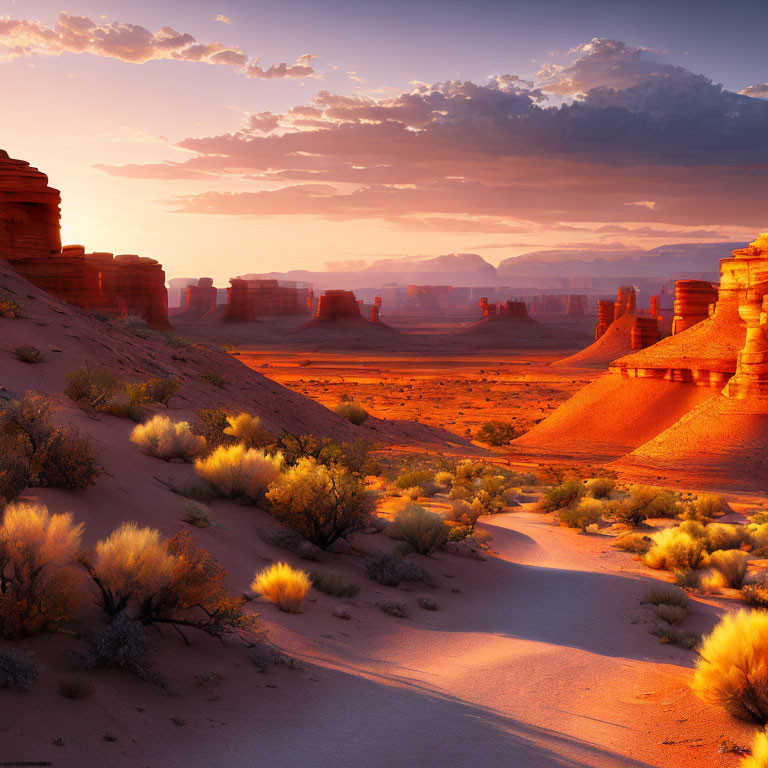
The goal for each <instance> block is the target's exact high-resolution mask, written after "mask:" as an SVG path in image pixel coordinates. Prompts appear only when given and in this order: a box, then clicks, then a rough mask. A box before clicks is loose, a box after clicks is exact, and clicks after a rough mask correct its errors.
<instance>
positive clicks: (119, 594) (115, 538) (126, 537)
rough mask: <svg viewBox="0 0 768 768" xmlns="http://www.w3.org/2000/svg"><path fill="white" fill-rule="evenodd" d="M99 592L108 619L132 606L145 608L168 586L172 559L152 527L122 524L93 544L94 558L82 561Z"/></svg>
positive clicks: (134, 610)
mask: <svg viewBox="0 0 768 768" xmlns="http://www.w3.org/2000/svg"><path fill="white" fill-rule="evenodd" d="M83 564H84V565H85V567H86V569H87V570H88V573H89V574H90V576H91V578H92V579H93V581H94V582H95V583H96V586H97V587H98V589H99V593H100V605H101V607H102V608H103V609H104V611H106V613H107V615H109V616H116V615H117V614H119V613H122V612H124V611H125V610H126V608H128V605H129V604H131V606H132V608H133V611H132V614H133V615H134V616H136V614H137V613H138V612H139V610H140V609H139V608H137V606H143V605H148V604H150V603H151V602H152V600H153V599H154V598H155V596H156V595H157V594H158V593H159V592H160V590H161V589H162V588H163V587H164V586H165V585H166V584H168V582H169V581H170V578H171V573H172V572H173V566H174V562H173V558H172V557H171V556H170V555H169V554H168V551H167V549H166V547H165V545H164V544H163V542H162V541H161V539H160V532H159V531H158V530H156V529H153V528H139V527H138V525H136V523H125V524H123V525H122V526H120V528H117V529H116V530H115V531H113V532H112V533H111V534H110V535H109V536H108V537H107V538H106V539H103V540H102V541H100V542H98V543H97V544H96V557H95V559H94V560H93V562H91V561H90V560H89V559H87V558H83Z"/></svg>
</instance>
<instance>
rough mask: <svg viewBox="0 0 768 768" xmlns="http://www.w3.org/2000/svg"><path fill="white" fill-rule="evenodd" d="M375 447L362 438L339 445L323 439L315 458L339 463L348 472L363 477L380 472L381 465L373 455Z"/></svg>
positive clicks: (327, 462)
mask: <svg viewBox="0 0 768 768" xmlns="http://www.w3.org/2000/svg"><path fill="white" fill-rule="evenodd" d="M375 449H376V445H375V443H373V442H371V441H370V440H365V439H363V438H361V439H359V440H353V441H352V442H351V443H341V445H337V444H336V443H333V442H330V441H325V442H324V443H323V445H322V446H321V448H320V453H319V455H318V457H317V458H318V459H319V461H321V462H322V463H323V464H332V463H336V464H341V465H342V466H344V467H346V468H347V469H348V470H349V471H350V472H354V473H355V474H356V475H361V476H363V477H365V476H366V475H376V474H379V473H380V472H381V467H380V465H379V463H378V461H377V459H376V457H375V456H374V455H373V451H374V450H375Z"/></svg>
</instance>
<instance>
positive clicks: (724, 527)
mask: <svg viewBox="0 0 768 768" xmlns="http://www.w3.org/2000/svg"><path fill="white" fill-rule="evenodd" d="M704 538H705V541H706V546H707V551H709V552H714V551H715V550H717V549H739V548H740V547H741V546H742V544H746V543H747V542H749V541H750V534H749V529H748V528H747V526H745V525H730V524H728V523H710V524H709V525H707V526H706V528H705V529H704Z"/></svg>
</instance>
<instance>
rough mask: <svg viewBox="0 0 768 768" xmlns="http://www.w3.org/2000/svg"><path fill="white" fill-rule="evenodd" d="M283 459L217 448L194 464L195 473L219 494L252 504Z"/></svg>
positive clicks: (235, 447) (233, 447) (234, 448)
mask: <svg viewBox="0 0 768 768" xmlns="http://www.w3.org/2000/svg"><path fill="white" fill-rule="evenodd" d="M282 465H283V456H282V454H280V453H276V454H275V455H273V456H268V455H267V454H265V453H264V451H257V450H254V449H252V448H246V447H245V446H244V445H231V446H224V445H220V446H219V447H218V448H216V450H215V451H214V452H213V453H212V454H211V455H210V456H206V457H205V458H201V459H197V460H196V461H195V470H196V471H197V473H198V474H199V475H200V476H201V477H203V478H204V479H205V480H207V481H208V482H209V483H210V484H211V485H212V486H213V487H214V488H215V489H216V491H217V492H218V493H219V494H220V495H221V496H225V497H227V498H240V499H243V500H245V501H249V502H252V503H255V502H258V501H259V500H261V499H262V498H263V496H264V494H265V492H266V490H267V488H268V487H269V486H270V485H271V484H272V483H273V482H275V480H277V479H278V477H279V476H280V469H281V467H282Z"/></svg>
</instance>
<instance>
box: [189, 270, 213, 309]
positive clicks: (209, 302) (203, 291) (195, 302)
mask: <svg viewBox="0 0 768 768" xmlns="http://www.w3.org/2000/svg"><path fill="white" fill-rule="evenodd" d="M217 297H218V289H217V288H216V287H215V286H214V285H213V280H212V279H211V278H210V277H201V278H200V279H199V280H198V281H197V285H188V286H187V294H186V298H185V301H184V310H185V312H188V313H190V314H191V315H194V316H196V317H204V316H205V315H207V314H208V313H209V312H213V311H214V310H215V309H216V299H217Z"/></svg>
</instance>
